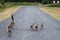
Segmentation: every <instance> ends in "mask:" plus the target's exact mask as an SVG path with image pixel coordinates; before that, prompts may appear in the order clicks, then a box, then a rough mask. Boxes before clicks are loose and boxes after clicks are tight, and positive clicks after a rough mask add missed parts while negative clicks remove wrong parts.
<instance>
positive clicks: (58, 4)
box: [48, 3, 60, 7]
mask: <svg viewBox="0 0 60 40" xmlns="http://www.w3.org/2000/svg"><path fill="white" fill-rule="evenodd" d="M48 7H60V3H55V4H49V5H48Z"/></svg>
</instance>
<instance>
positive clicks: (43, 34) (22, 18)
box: [0, 6, 60, 40]
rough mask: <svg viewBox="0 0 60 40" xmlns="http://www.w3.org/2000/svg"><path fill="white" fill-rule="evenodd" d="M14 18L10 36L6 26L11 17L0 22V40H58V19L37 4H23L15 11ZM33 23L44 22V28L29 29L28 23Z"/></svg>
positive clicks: (59, 22) (59, 31) (59, 38)
mask: <svg viewBox="0 0 60 40" xmlns="http://www.w3.org/2000/svg"><path fill="white" fill-rule="evenodd" d="M14 18H15V25H14V28H13V29H12V37H10V38H9V37H8V34H7V27H8V25H9V23H10V22H11V18H8V19H6V20H4V21H3V22H0V40H60V21H58V20H56V19H54V18H53V17H52V16H50V15H49V14H46V13H45V12H43V11H42V10H41V9H39V6H23V7H21V8H20V9H19V10H18V11H17V12H15V14H14ZM33 23H36V24H41V23H44V29H43V30H39V29H38V31H31V30H30V25H31V24H33ZM39 27H40V26H39Z"/></svg>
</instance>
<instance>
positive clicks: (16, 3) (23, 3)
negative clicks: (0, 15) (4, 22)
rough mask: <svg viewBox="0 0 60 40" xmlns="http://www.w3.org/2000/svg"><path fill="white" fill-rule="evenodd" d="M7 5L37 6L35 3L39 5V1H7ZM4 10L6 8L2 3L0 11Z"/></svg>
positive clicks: (7, 6)
mask: <svg viewBox="0 0 60 40" xmlns="http://www.w3.org/2000/svg"><path fill="white" fill-rule="evenodd" d="M5 5H6V8H10V7H13V6H16V5H20V6H22V5H27V6H29V5H30V6H35V5H38V3H37V2H35V3H32V2H30V3H29V2H6V3H5ZM6 8H5V9H6ZM2 11H4V8H3V7H2V5H1V3H0V12H2Z"/></svg>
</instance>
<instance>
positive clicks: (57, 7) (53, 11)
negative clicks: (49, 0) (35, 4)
mask: <svg viewBox="0 0 60 40" xmlns="http://www.w3.org/2000/svg"><path fill="white" fill-rule="evenodd" d="M41 9H42V10H43V11H45V12H46V13H48V14H50V15H51V16H52V17H54V18H55V19H57V20H59V21H60V4H57V3H55V4H45V5H41Z"/></svg>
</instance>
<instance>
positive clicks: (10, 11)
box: [0, 6, 20, 21]
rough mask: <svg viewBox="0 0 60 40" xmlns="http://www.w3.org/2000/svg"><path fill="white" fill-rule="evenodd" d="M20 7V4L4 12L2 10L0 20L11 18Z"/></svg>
mask: <svg viewBox="0 0 60 40" xmlns="http://www.w3.org/2000/svg"><path fill="white" fill-rule="evenodd" d="M19 8H20V6H15V7H11V8H7V9H5V10H4V12H0V21H3V20H5V19H7V18H9V17H10V16H11V15H12V14H14V12H16V11H17V10H18V9H19Z"/></svg>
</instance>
